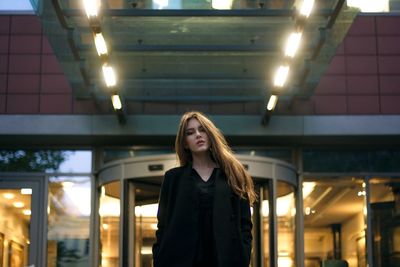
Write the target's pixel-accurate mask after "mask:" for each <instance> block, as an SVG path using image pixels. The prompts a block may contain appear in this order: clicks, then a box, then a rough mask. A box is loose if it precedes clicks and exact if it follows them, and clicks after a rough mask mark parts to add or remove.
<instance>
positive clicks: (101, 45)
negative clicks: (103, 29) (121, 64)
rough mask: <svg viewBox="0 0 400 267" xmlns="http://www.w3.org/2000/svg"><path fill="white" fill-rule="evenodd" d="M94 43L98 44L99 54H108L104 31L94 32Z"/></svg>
mask: <svg viewBox="0 0 400 267" xmlns="http://www.w3.org/2000/svg"><path fill="white" fill-rule="evenodd" d="M94 44H95V45H96V50H97V54H98V55H99V56H102V55H107V54H108V50H107V45H106V41H105V40H104V37H103V34H102V33H95V34H94Z"/></svg>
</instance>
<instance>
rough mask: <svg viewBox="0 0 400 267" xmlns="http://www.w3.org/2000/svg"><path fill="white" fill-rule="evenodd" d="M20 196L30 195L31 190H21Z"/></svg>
mask: <svg viewBox="0 0 400 267" xmlns="http://www.w3.org/2000/svg"><path fill="white" fill-rule="evenodd" d="M21 194H22V195H32V188H21Z"/></svg>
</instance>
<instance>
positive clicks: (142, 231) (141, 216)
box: [134, 184, 160, 267]
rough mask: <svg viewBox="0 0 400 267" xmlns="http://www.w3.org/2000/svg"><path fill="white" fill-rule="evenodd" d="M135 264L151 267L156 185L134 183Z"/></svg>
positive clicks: (155, 216) (155, 227)
mask: <svg viewBox="0 0 400 267" xmlns="http://www.w3.org/2000/svg"><path fill="white" fill-rule="evenodd" d="M134 189H135V205H136V206H135V244H134V253H135V254H134V255H135V266H136V267H152V266H153V255H152V250H151V249H152V245H153V243H154V242H155V241H156V240H155V233H156V230H157V210H158V204H157V201H158V194H159V190H160V189H159V187H158V186H150V185H139V184H135V186H134Z"/></svg>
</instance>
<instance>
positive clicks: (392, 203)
mask: <svg viewBox="0 0 400 267" xmlns="http://www.w3.org/2000/svg"><path fill="white" fill-rule="evenodd" d="M370 207H371V210H372V215H371V221H372V235H373V237H372V239H373V258H374V267H395V266H400V179H399V178H385V177H374V178H371V179H370Z"/></svg>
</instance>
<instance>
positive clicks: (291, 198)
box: [96, 155, 299, 267]
mask: <svg viewBox="0 0 400 267" xmlns="http://www.w3.org/2000/svg"><path fill="white" fill-rule="evenodd" d="M238 159H239V160H240V161H241V162H242V164H243V165H244V166H245V167H246V168H247V170H248V171H249V173H250V175H251V176H252V177H253V179H254V182H255V189H256V190H257V193H258V195H259V201H258V202H257V203H256V204H255V205H254V207H253V208H252V221H253V226H254V227H253V237H254V238H253V251H252V258H251V266H252V267H261V266H262V267H264V266H268V267H277V266H278V265H279V266H286V267H294V266H296V259H297V257H296V253H297V251H298V246H299V245H298V244H297V242H296V240H297V238H296V237H297V236H298V231H299V229H297V228H296V227H295V225H296V223H295V222H296V220H297V217H296V207H297V206H296V205H297V203H298V201H296V200H297V199H298V197H297V194H298V190H297V188H298V186H297V176H296V171H295V169H294V168H293V166H291V165H290V164H287V163H285V162H282V161H279V160H275V159H271V158H265V157H255V156H244V155H239V156H238ZM173 167H176V157H175V155H160V156H146V157H134V158H129V159H124V160H118V161H114V162H111V163H108V164H107V165H106V166H105V167H104V168H103V169H102V170H101V171H100V172H99V188H98V189H99V190H98V192H97V193H98V199H99V215H100V216H99V218H98V225H99V229H98V241H99V252H98V253H99V258H100V262H99V263H98V265H96V266H102V267H108V266H109V267H122V266H130V267H152V266H153V263H152V253H151V247H152V244H153V243H154V242H155V231H156V229H157V218H156V215H157V209H158V205H157V202H158V196H159V195H158V194H159V191H160V186H161V182H162V179H163V175H164V173H165V171H167V170H168V169H170V168H173Z"/></svg>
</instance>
